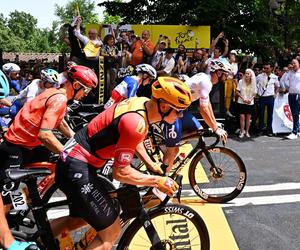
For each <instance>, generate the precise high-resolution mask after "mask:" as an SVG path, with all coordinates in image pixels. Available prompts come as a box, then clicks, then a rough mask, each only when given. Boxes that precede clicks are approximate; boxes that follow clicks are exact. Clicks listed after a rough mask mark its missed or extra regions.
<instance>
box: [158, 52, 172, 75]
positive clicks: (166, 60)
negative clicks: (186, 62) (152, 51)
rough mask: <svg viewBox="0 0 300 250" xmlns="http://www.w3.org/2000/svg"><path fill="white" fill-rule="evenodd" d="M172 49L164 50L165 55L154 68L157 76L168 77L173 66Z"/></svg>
mask: <svg viewBox="0 0 300 250" xmlns="http://www.w3.org/2000/svg"><path fill="white" fill-rule="evenodd" d="M173 54H174V49H171V48H169V49H166V53H165V55H164V56H162V57H161V58H160V60H159V63H158V64H157V66H156V69H157V75H158V76H170V75H171V73H172V69H173V68H174V65H175V60H174V58H173Z"/></svg>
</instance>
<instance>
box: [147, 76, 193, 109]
mask: <svg viewBox="0 0 300 250" xmlns="http://www.w3.org/2000/svg"><path fill="white" fill-rule="evenodd" d="M152 96H153V97H154V98H156V99H162V100H164V101H166V102H168V103H169V104H171V105H172V106H173V107H174V108H176V109H186V108H187V107H188V106H190V104H191V102H192V95H191V91H190V89H189V88H188V86H186V84H185V83H184V82H182V81H180V80H179V79H177V78H174V77H158V79H157V81H155V82H154V83H153V84H152Z"/></svg>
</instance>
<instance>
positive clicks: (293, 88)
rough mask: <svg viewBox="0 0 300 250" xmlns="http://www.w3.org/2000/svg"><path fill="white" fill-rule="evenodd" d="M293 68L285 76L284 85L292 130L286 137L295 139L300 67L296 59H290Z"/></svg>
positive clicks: (298, 104)
mask: <svg viewBox="0 0 300 250" xmlns="http://www.w3.org/2000/svg"><path fill="white" fill-rule="evenodd" d="M292 67H293V69H292V70H291V71H289V73H288V76H287V78H286V83H285V84H286V86H287V90H288V93H289V105H290V108H291V112H292V116H293V131H292V133H291V134H290V135H288V136H287V138H288V139H290V140H293V139H297V137H298V133H299V132H300V131H299V111H300V67H299V61H298V60H297V59H293V60H292Z"/></svg>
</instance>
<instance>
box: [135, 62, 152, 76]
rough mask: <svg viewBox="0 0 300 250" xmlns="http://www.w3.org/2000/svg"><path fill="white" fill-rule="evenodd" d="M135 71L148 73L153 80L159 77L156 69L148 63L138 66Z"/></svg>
mask: <svg viewBox="0 0 300 250" xmlns="http://www.w3.org/2000/svg"><path fill="white" fill-rule="evenodd" d="M135 71H136V73H146V74H148V75H149V76H150V77H151V78H153V79H155V78H156V77H157V73H156V70H155V68H153V67H152V66H151V65H149V64H146V63H143V64H139V65H137V66H136V68H135Z"/></svg>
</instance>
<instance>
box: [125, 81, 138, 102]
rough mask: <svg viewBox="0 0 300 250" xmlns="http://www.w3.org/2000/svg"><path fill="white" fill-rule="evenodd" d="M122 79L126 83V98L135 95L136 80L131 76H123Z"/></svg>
mask: <svg viewBox="0 0 300 250" xmlns="http://www.w3.org/2000/svg"><path fill="white" fill-rule="evenodd" d="M124 81H126V83H127V90H128V91H127V92H128V98H130V97H133V96H135V94H136V91H137V88H138V82H137V81H136V80H135V79H133V78H132V77H125V79H124Z"/></svg>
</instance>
